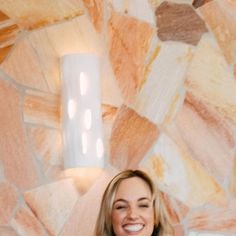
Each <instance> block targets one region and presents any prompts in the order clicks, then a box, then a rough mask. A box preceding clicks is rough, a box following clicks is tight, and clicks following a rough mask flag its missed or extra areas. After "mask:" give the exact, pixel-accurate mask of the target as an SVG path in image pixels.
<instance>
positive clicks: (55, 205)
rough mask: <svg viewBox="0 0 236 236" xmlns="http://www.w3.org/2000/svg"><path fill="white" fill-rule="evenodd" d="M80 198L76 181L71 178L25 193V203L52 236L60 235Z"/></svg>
mask: <svg viewBox="0 0 236 236" xmlns="http://www.w3.org/2000/svg"><path fill="white" fill-rule="evenodd" d="M78 197H79V194H78V191H77V189H76V187H75V184H74V181H73V180H72V179H69V178H68V179H64V180H60V181H57V182H54V183H51V184H47V185H44V186H40V187H38V188H35V189H32V190H30V191H27V192H25V193H24V199H25V202H26V203H27V205H28V206H29V207H30V208H31V209H32V211H33V212H34V214H35V215H36V216H37V218H38V219H39V221H40V222H41V223H42V224H43V225H44V226H45V228H46V229H47V231H48V232H49V234H50V235H58V234H59V232H60V231H61V229H62V227H63V225H64V223H65V222H66V221H67V219H68V216H69V215H70V213H71V211H72V209H73V207H74V205H75V203H76V201H77V199H78Z"/></svg>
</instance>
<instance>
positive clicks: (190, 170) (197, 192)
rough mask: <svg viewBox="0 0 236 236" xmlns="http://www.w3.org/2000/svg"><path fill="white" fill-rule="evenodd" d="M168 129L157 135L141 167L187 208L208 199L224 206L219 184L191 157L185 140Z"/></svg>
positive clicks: (214, 203) (222, 193) (201, 203)
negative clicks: (166, 131) (156, 139)
mask: <svg viewBox="0 0 236 236" xmlns="http://www.w3.org/2000/svg"><path fill="white" fill-rule="evenodd" d="M172 129H173V128H172ZM168 132H169V133H168V134H166V133H162V134H161V135H160V137H159V138H158V141H157V142H156V143H155V145H154V146H153V148H152V150H150V152H149V153H148V154H147V155H146V157H145V159H144V160H143V161H142V162H141V163H140V166H141V167H142V168H144V169H145V170H146V171H147V173H149V174H150V175H151V176H152V177H153V179H154V181H155V182H156V184H157V185H158V186H159V188H160V189H161V190H163V191H164V192H168V193H169V194H170V195H171V196H173V197H175V198H176V199H178V200H179V201H180V202H183V203H184V204H185V205H186V206H187V207H197V206H201V205H203V204H205V203H207V202H209V203H211V204H213V205H216V206H221V205H225V204H226V195H225V193H224V191H223V189H222V187H221V186H220V185H219V184H218V183H217V181H216V180H215V179H214V178H213V177H212V176H211V175H209V174H208V173H207V172H206V171H205V169H203V168H202V166H201V165H200V164H199V163H198V162H197V161H195V160H194V159H192V157H191V153H189V150H188V148H187V147H186V145H185V143H184V142H182V141H181V138H179V137H177V136H176V135H175V134H174V132H173V131H172V130H171V128H170V127H168Z"/></svg>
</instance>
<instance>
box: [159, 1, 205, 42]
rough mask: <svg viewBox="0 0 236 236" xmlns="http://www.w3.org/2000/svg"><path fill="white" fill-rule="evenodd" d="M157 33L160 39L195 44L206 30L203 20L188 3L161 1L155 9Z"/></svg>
mask: <svg viewBox="0 0 236 236" xmlns="http://www.w3.org/2000/svg"><path fill="white" fill-rule="evenodd" d="M156 17H157V27H158V30H157V34H158V37H159V38H160V39H161V40H162V41H167V40H172V41H181V42H185V43H189V44H193V45H196V44H197V43H198V42H199V40H200V38H201V36H202V34H203V33H205V32H207V28H206V25H205V23H204V21H203V20H202V19H201V18H200V17H199V16H198V15H197V13H196V12H195V11H194V10H193V9H192V8H191V6H189V5H188V4H176V3H171V2H163V3H162V4H161V5H160V6H158V8H157V9H156Z"/></svg>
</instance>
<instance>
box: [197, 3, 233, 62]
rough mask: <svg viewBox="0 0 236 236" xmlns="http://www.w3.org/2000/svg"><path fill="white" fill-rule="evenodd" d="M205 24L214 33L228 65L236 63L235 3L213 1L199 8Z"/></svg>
mask: <svg viewBox="0 0 236 236" xmlns="http://www.w3.org/2000/svg"><path fill="white" fill-rule="evenodd" d="M199 10H200V12H201V14H202V16H203V18H204V20H205V22H206V23H207V25H208V26H209V27H210V29H211V30H212V31H213V33H214V35H215V37H216V39H217V42H218V44H219V46H220V48H221V50H222V51H223V53H224V56H225V58H226V60H227V62H228V63H230V64H233V63H235V62H236V47H235V43H236V42H235V38H236V17H235V11H236V4H235V1H219V0H216V1H211V2H210V3H208V4H206V5H204V6H202V7H201V8H199Z"/></svg>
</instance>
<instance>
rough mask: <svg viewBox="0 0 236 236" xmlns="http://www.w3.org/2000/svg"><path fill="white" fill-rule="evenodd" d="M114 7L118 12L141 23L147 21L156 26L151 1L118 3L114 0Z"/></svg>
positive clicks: (139, 0)
mask: <svg viewBox="0 0 236 236" xmlns="http://www.w3.org/2000/svg"><path fill="white" fill-rule="evenodd" d="M111 2H112V6H113V8H114V10H115V11H116V12H120V13H121V14H126V15H128V16H131V17H134V18H136V19H139V20H141V21H146V22H148V23H150V24H151V25H155V16H154V11H153V9H152V7H151V4H150V3H149V1H142V0H132V1H116V0H112V1H111Z"/></svg>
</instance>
